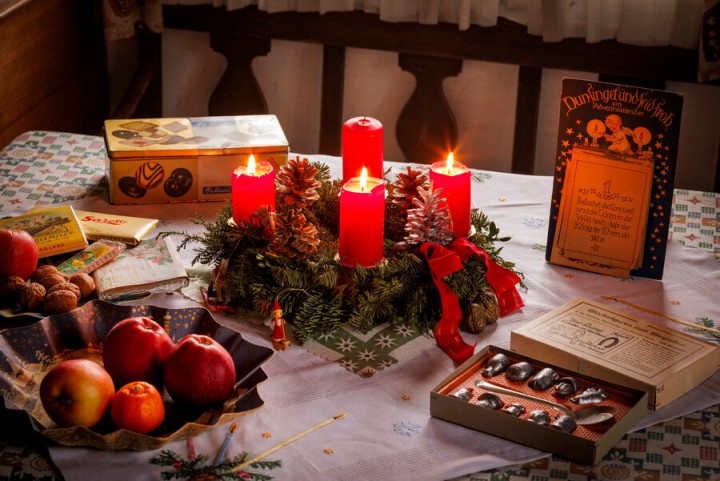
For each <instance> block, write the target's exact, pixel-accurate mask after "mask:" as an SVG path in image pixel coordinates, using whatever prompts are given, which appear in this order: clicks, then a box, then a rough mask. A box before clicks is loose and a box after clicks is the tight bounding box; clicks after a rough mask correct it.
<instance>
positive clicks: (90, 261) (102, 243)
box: [57, 239, 125, 276]
mask: <svg viewBox="0 0 720 481" xmlns="http://www.w3.org/2000/svg"><path fill="white" fill-rule="evenodd" d="M124 249H125V244H122V243H120V242H115V241H111V240H105V239H102V240H99V241H97V242H93V243H92V244H90V245H89V246H88V247H87V248H86V249H83V250H82V251H80V252H78V253H77V254H75V255H74V256H72V257H71V258H69V259H68V260H66V261H65V262H63V263H62V264H60V265H58V266H57V269H58V270H59V271H60V272H61V273H62V274H65V275H66V276H72V275H73V274H80V273H83V272H84V273H85V274H90V273H91V272H92V271H94V270H95V269H97V268H98V267H100V266H104V265H105V264H107V263H108V262H110V261H111V260H113V259H114V258H115V257H117V256H118V254H120V253H121V252H122V251H123V250H124Z"/></svg>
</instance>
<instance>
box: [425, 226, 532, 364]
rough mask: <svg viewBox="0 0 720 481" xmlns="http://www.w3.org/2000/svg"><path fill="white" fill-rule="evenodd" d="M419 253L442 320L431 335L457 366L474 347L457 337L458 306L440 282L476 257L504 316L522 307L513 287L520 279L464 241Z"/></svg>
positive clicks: (429, 246)
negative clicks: (423, 259)
mask: <svg viewBox="0 0 720 481" xmlns="http://www.w3.org/2000/svg"><path fill="white" fill-rule="evenodd" d="M420 252H422V254H423V255H424V256H425V259H426V260H427V263H428V266H429V267H430V273H431V275H432V278H433V282H434V283H435V286H436V287H437V289H438V291H439V292H440V301H441V304H442V317H441V318H440V321H438V324H437V327H435V329H434V331H433V333H434V334H435V341H436V342H437V343H438V345H439V346H440V348H441V349H442V350H443V351H445V353H446V354H447V355H448V356H450V358H452V360H453V361H455V362H456V363H457V364H460V363H462V362H465V361H466V360H467V359H469V358H470V357H471V356H472V355H473V353H474V351H475V345H472V346H471V345H469V344H467V343H466V342H465V341H464V340H463V338H462V336H460V330H459V325H460V321H461V320H462V310H461V309H460V302H459V300H458V297H457V294H455V293H454V292H453V291H452V289H451V288H450V286H448V285H447V284H446V283H445V281H443V279H444V278H445V277H446V276H448V275H450V274H452V273H454V272H457V271H459V270H460V269H462V268H463V261H465V260H466V259H467V258H468V257H470V256H471V255H473V254H477V255H479V256H480V257H481V258H482V259H483V261H484V263H485V277H486V278H487V281H488V284H490V287H491V288H492V290H493V291H494V292H495V295H496V296H497V300H498V306H499V308H500V315H501V316H504V315H505V314H508V313H510V312H512V311H514V310H515V309H518V308H520V307H522V306H523V301H522V298H521V297H520V294H519V293H518V291H517V288H516V287H515V286H516V285H517V284H518V283H519V282H520V277H518V275H517V274H515V273H514V272H512V271H510V270H508V269H505V268H504V267H503V266H501V265H499V264H498V263H496V262H495V261H493V260H492V259H491V258H490V255H489V254H488V253H487V252H485V251H484V250H482V249H480V248H479V247H477V246H476V245H475V244H473V243H472V242H470V241H468V240H467V239H466V238H464V237H459V238H457V239H455V240H454V241H453V242H451V243H450V244H449V245H448V246H447V247H443V246H441V245H440V244H435V243H425V244H423V245H422V246H421V247H420Z"/></svg>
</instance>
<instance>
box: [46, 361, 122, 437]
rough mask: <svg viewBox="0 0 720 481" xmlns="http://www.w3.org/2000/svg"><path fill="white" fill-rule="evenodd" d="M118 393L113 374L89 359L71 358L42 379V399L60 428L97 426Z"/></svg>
mask: <svg viewBox="0 0 720 481" xmlns="http://www.w3.org/2000/svg"><path fill="white" fill-rule="evenodd" d="M114 395H115V386H113V381H112V378H111V377H110V375H109V374H108V373H107V372H106V371H105V370H104V369H103V368H102V367H101V366H100V365H99V364H97V363H96V362H94V361H91V360H90V359H69V360H66V361H62V362H61V363H60V364H58V365H57V366H55V367H54V368H52V369H51V370H50V371H49V372H48V373H47V374H46V375H45V377H44V378H43V380H42V381H41V382H40V402H42V405H43V408H45V412H47V414H48V416H50V419H52V420H53V421H55V423H57V424H58V425H59V426H61V427H68V426H86V427H92V426H95V425H96V424H97V423H98V422H99V421H100V419H102V417H103V416H104V415H105V412H106V411H107V410H108V408H109V407H110V403H111V402H112V398H113V396H114Z"/></svg>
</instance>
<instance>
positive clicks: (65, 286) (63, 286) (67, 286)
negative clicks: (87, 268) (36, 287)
mask: <svg viewBox="0 0 720 481" xmlns="http://www.w3.org/2000/svg"><path fill="white" fill-rule="evenodd" d="M55 291H70V292H72V293H73V294H75V297H77V300H78V301H79V300H80V299H81V298H82V295H81V293H80V288H79V287H78V286H77V284H73V283H72V282H70V281H67V282H61V283H60V284H55V285H54V286H52V287H51V288H50V289H48V291H47V294H46V295H50V294H51V293H53V292H55Z"/></svg>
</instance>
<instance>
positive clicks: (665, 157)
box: [546, 79, 683, 279]
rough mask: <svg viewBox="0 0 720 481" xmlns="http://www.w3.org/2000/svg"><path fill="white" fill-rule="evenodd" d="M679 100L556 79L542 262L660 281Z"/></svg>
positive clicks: (631, 89) (668, 94) (656, 92)
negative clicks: (553, 145)
mask: <svg viewBox="0 0 720 481" xmlns="http://www.w3.org/2000/svg"><path fill="white" fill-rule="evenodd" d="M682 100H683V99H682V96H680V95H679V94H675V93H672V92H666V91H660V90H650V89H643V88H638V87H630V86H624V85H616V84H610V83H604V82H595V81H589V80H579V79H563V85H562V95H561V106H560V122H559V131H558V147H557V157H556V162H555V182H554V184H553V196H552V203H551V206H550V223H549V230H548V242H547V250H546V259H547V260H548V261H549V262H551V263H554V264H560V265H564V266H569V267H575V268H578V269H583V270H588V271H592V272H598V273H602V274H608V275H613V276H619V277H628V276H629V275H636V276H641V277H649V278H654V279H660V278H662V274H663V267H664V262H665V251H666V248H667V235H668V229H669V224H670V214H671V206H672V196H673V183H674V178H675V164H676V161H677V152H678V137H679V133H680V117H681V113H682Z"/></svg>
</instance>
